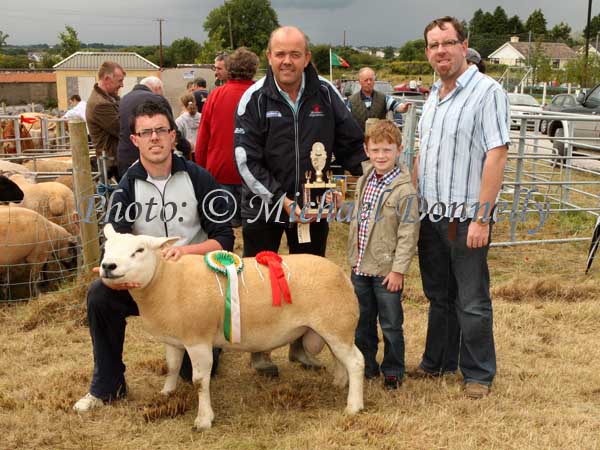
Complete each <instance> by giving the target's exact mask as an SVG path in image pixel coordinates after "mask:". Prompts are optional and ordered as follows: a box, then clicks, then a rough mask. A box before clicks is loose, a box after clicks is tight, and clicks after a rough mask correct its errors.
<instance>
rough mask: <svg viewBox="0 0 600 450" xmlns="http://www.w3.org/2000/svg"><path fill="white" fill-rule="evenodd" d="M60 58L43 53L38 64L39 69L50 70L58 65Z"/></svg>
mask: <svg viewBox="0 0 600 450" xmlns="http://www.w3.org/2000/svg"><path fill="white" fill-rule="evenodd" d="M61 59H62V58H61V57H60V56H58V55H53V54H52V53H44V56H42V60H41V61H40V63H39V67H41V68H43V69H46V68H51V67H52V66H54V64H56V63H59V62H60V60H61Z"/></svg>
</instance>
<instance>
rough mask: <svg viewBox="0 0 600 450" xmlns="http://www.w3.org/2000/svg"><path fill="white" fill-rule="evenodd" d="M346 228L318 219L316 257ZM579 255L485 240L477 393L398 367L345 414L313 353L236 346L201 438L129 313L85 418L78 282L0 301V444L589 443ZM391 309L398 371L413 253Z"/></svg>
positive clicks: (597, 354)
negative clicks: (299, 362) (489, 328)
mask: <svg viewBox="0 0 600 450" xmlns="http://www.w3.org/2000/svg"><path fill="white" fill-rule="evenodd" d="M346 232H347V228H346V226H345V225H343V224H334V225H333V226H332V231H331V236H330V241H329V242H330V247H329V256H330V257H331V259H333V260H334V261H335V262H337V263H338V264H340V265H342V266H344V267H345V268H346V269H347V270H349V268H348V267H347V265H346V264H345V245H346V242H345V239H346V234H345V233H346ZM586 251H587V245H573V246H544V247H533V246H532V247H520V248H508V249H507V248H494V249H492V250H491V252H490V261H491V273H492V288H493V296H494V302H495V319H494V324H495V339H496V346H497V355H498V375H497V378H496V380H495V382H494V386H493V389H492V394H491V396H489V397H488V398H485V399H483V400H480V401H471V400H467V399H466V398H465V397H464V396H463V394H462V378H461V376H460V375H453V376H446V377H443V378H441V379H437V380H417V379H410V378H409V379H406V380H405V382H404V384H403V386H402V387H401V388H400V389H399V390H398V391H396V392H388V391H386V390H384V389H383V387H382V383H381V381H380V380H378V381H370V382H366V383H365V408H366V409H365V411H364V412H363V413H361V414H359V415H357V416H353V417H348V416H346V415H344V414H343V412H342V411H343V408H344V406H345V401H346V392H345V391H343V390H338V389H335V388H334V387H333V386H332V383H331V380H332V362H333V361H332V359H331V357H330V355H329V353H328V352H327V351H324V352H323V353H322V354H321V356H320V358H321V359H322V360H323V361H324V362H325V363H326V364H327V370H326V371H322V372H312V371H304V370H302V369H300V368H299V367H297V366H296V365H293V364H291V363H289V362H288V361H287V349H285V348H284V349H280V350H277V351H275V352H273V358H274V361H275V362H276V363H277V364H278V366H279V368H280V373H281V376H280V378H279V379H277V380H266V379H263V378H260V377H258V376H257V375H256V374H255V373H254V371H253V370H252V369H251V368H250V367H249V356H248V355H246V354H237V353H224V354H223V356H222V359H221V364H220V367H219V373H218V376H217V377H216V378H215V379H214V380H213V382H212V383H211V397H212V405H213V409H214V411H215V414H216V418H215V422H214V427H213V428H212V429H211V430H208V431H206V432H204V433H195V432H192V423H193V420H194V417H195V415H196V409H197V404H198V402H197V397H196V394H195V392H194V390H193V388H192V387H191V386H190V385H188V384H185V383H180V385H179V387H178V389H177V391H176V392H175V393H174V394H173V395H171V396H170V397H168V398H163V397H161V396H160V395H158V392H159V391H160V389H161V388H162V384H163V382H164V375H165V373H166V366H165V363H164V354H163V348H162V345H160V344H159V343H157V342H155V341H154V340H153V339H151V338H150V336H149V335H148V334H147V333H146V332H145V331H143V329H142V327H141V321H140V320H139V318H131V319H130V320H129V326H128V328H127V335H126V342H125V351H124V361H125V364H126V365H127V380H128V384H129V396H128V398H127V399H126V400H123V401H119V402H115V403H114V404H112V405H110V406H107V407H106V408H103V409H101V410H98V411H94V412H92V413H90V414H82V415H78V414H75V413H74V412H72V410H71V406H72V405H73V403H74V402H75V401H76V400H77V399H78V398H79V397H81V396H82V395H83V394H84V393H85V392H86V390H87V388H88V386H89V382H90V377H91V372H92V367H93V361H92V353H91V343H90V338H89V331H88V329H87V327H86V326H85V320H84V318H85V307H84V302H85V283H81V285H80V286H79V288H78V289H77V290H74V291H71V293H69V294H64V293H63V294H53V295H47V296H44V297H42V298H40V299H37V300H35V301H31V302H29V303H22V304H15V305H0V325H1V326H0V354H2V364H0V430H2V437H1V438H0V449H2V450H3V449H20V450H21V449H23V450H27V449H36V450H39V449H48V450H56V449H60V450H63V449H64V450H69V449H92V448H93V449H109V450H111V449H124V450H134V449H135V450H138V449H164V450H175V449H183V448H185V449H203V450H216V449H236V450H238V449H241V450H246V449H247V450H256V449H264V450H271V449H278V450H280V449H281V450H288V449H289V450H297V449H327V450H329V449H332V450H333V449H357V450H381V449H390V450H391V449H400V448H411V449H419V450H420V449H422V450H431V449H448V450H450V449H452V450H476V449H477V450H479V449H486V450H488V449H489V450H494V449H498V450H512V449H514V450H534V449H535V450H537V449H558V448H565V449H577V450H579V449H585V450H587V449H589V450H593V449H600V433H599V431H598V430H600V375H599V374H600V334H599V333H598V324H599V323H600V305H599V303H598V300H597V299H598V294H599V292H598V289H600V288H598V286H600V284H599V283H598V281H599V280H598V278H599V276H600V275H599V274H600V269H597V270H594V271H592V274H591V275H589V276H587V277H586V276H583V275H582V274H581V273H582V270H581V266H582V264H583V263H582V261H584V260H585V253H586ZM526 258H527V259H526ZM323 301H327V299H323ZM404 307H405V339H406V361H407V365H408V367H409V368H412V367H414V366H416V365H417V364H418V362H419V361H420V358H421V353H422V351H423V345H424V341H425V332H426V324H427V310H428V304H427V301H426V299H425V298H424V297H423V295H422V291H421V286H420V279H419V273H418V263H417V261H416V260H415V262H414V263H413V265H412V267H411V271H410V273H409V276H408V277H407V281H406V286H405V292H404ZM382 350H383V348H382V346H381V347H380V355H379V357H380V358H381V356H382V355H381V352H382Z"/></svg>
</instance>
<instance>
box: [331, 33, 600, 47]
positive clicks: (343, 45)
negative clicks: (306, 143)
mask: <svg viewBox="0 0 600 450" xmlns="http://www.w3.org/2000/svg"><path fill="white" fill-rule="evenodd" d="M345 46H346V30H344V41H343V42H342V47H345ZM597 46H598V45H596V47H597Z"/></svg>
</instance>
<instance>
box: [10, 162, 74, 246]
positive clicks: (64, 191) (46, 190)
mask: <svg viewBox="0 0 600 450" xmlns="http://www.w3.org/2000/svg"><path fill="white" fill-rule="evenodd" d="M10 180H11V181H12V182H14V183H16V184H17V186H19V188H21V190H22V191H23V193H24V194H25V195H24V197H23V201H22V202H21V206H22V207H24V208H28V209H31V210H33V211H36V212H38V213H40V214H42V215H43V216H44V217H46V219H48V220H50V221H51V222H54V223H55V224H57V225H60V226H61V227H64V228H65V229H66V230H67V231H68V232H69V233H71V234H72V235H77V234H79V226H78V225H77V209H76V207H75V195H74V194H73V191H72V190H71V189H69V188H68V187H67V186H65V185H64V184H61V183H56V182H54V181H50V182H47V183H39V184H34V183H30V182H29V181H27V179H26V178H25V177H24V176H23V175H21V174H15V175H13V176H11V177H10Z"/></svg>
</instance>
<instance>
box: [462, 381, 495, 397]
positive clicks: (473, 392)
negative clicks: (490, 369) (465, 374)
mask: <svg viewBox="0 0 600 450" xmlns="http://www.w3.org/2000/svg"><path fill="white" fill-rule="evenodd" d="M489 393H490V386H489V385H487V384H481V383H476V382H473V381H469V382H467V383H465V395H466V396H467V397H469V398H472V399H474V400H478V399H480V398H483V397H485V396H486V395H489Z"/></svg>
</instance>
